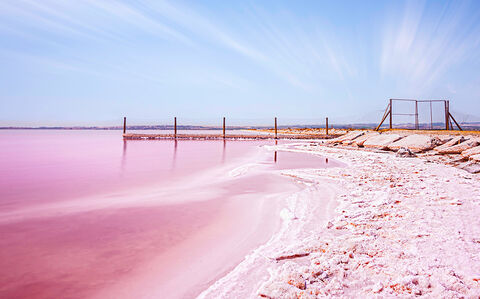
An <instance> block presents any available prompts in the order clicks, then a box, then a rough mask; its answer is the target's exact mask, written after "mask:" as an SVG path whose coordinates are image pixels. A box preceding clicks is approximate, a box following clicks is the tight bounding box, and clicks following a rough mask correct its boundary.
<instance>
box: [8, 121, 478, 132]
mask: <svg viewBox="0 0 480 299" xmlns="http://www.w3.org/2000/svg"><path fill="white" fill-rule="evenodd" d="M377 125H378V124H377V123H360V124H332V125H331V128H335V129H374V128H375V127H376V126H377ZM433 125H434V129H438V130H440V129H442V128H443V126H444V124H442V123H438V124H437V123H434V124H433ZM412 126H413V124H409V123H405V124H396V125H395V128H397V129H409V128H412ZM461 126H462V128H463V129H464V130H473V131H476V130H480V122H468V123H461ZM272 127H273V126H227V127H226V128H227V130H269V129H272ZM278 128H279V129H324V128H325V126H324V125H298V124H296V125H279V126H278ZM384 128H387V127H386V126H384V127H382V128H381V129H384ZM428 128H429V126H428ZM428 128H427V127H425V128H423V127H420V129H428ZM173 129H174V127H173V125H157V126H149V125H132V126H127V130H173ZM0 130H123V126H105V127H101V126H51V127H49V126H40V127H28V126H4V127H0ZM177 130H222V127H221V126H194V125H178V126H177Z"/></svg>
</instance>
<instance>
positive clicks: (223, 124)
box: [223, 116, 225, 139]
mask: <svg viewBox="0 0 480 299" xmlns="http://www.w3.org/2000/svg"><path fill="white" fill-rule="evenodd" d="M223 139H225V116H224V117H223Z"/></svg>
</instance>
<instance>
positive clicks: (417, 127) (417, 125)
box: [415, 100, 419, 130]
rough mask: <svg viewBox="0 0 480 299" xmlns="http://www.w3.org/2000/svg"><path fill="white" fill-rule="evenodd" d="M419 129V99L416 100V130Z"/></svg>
mask: <svg viewBox="0 0 480 299" xmlns="http://www.w3.org/2000/svg"><path fill="white" fill-rule="evenodd" d="M418 129H419V124H418V101H417V100H415V130H418Z"/></svg>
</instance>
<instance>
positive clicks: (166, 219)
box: [0, 130, 337, 298]
mask: <svg viewBox="0 0 480 299" xmlns="http://www.w3.org/2000/svg"><path fill="white" fill-rule="evenodd" d="M273 142H274V141H226V142H224V141H178V142H176V141H172V140H165V141H156V140H155V141H143V140H141V141H134V140H130V141H124V140H122V138H121V132H120V131H64V130H58V131H55V130H45V131H42V130H5V131H0V165H2V167H1V169H0V235H1V236H2V238H1V239H0V297H1V298H84V297H90V296H92V295H93V294H95V293H97V291H98V290H100V289H103V288H105V287H107V286H109V285H112V284H114V283H115V282H116V281H117V280H118V279H119V277H124V276H128V275H129V273H131V271H133V270H134V269H135V266H136V265H137V264H140V263H144V262H145V260H148V259H149V258H151V257H153V256H156V255H158V254H159V253H161V252H162V251H163V250H167V249H168V248H170V247H171V246H173V245H175V244H178V243H180V242H182V241H183V240H186V239H188V238H189V236H192V235H194V234H195V233H196V232H197V231H198V230H199V229H201V228H202V227H204V226H206V225H208V223H209V222H210V221H212V219H214V218H215V215H217V214H219V211H220V210H221V209H222V205H223V202H226V201H227V199H228V200H233V198H234V197H235V196H237V195H239V194H247V195H248V194H251V195H254V196H257V197H261V196H264V195H267V194H271V193H275V192H278V193H281V192H285V191H291V187H288V186H287V185H288V184H285V183H284V182H285V180H286V179H285V178H281V177H279V176H278V177H277V176H273V175H271V176H265V175H257V176H250V177H242V178H239V179H232V178H231V177H229V176H228V173H229V172H231V171H236V172H235V173H237V172H238V169H240V170H241V169H243V168H245V169H249V167H251V166H252V165H254V166H255V167H264V168H265V167H270V168H271V169H282V168H291V167H293V168H295V167H297V168H301V167H328V166H337V165H336V164H335V163H334V162H330V164H326V163H325V160H324V159H323V158H318V157H314V156H310V155H303V156H302V155H300V156H299V155H298V154H292V153H286V152H278V153H273V152H267V151H265V150H262V149H261V148H260V147H259V146H261V145H265V144H270V145H272V144H273ZM242 165H243V168H242ZM245 166H248V167H245ZM240 172H241V171H240ZM252 198H254V197H252ZM129 295H130V296H132V295H135V294H129Z"/></svg>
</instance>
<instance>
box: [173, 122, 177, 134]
mask: <svg viewBox="0 0 480 299" xmlns="http://www.w3.org/2000/svg"><path fill="white" fill-rule="evenodd" d="M173 130H174V136H175V138H177V117H174V118H173Z"/></svg>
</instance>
